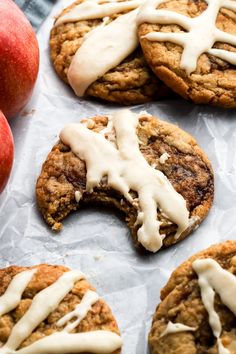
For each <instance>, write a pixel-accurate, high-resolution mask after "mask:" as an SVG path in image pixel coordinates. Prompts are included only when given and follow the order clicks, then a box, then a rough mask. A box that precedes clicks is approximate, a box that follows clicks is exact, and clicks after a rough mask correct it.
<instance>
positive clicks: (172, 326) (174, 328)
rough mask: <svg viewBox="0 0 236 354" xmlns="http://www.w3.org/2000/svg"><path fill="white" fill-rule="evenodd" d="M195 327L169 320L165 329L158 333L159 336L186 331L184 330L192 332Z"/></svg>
mask: <svg viewBox="0 0 236 354" xmlns="http://www.w3.org/2000/svg"><path fill="white" fill-rule="evenodd" d="M196 329H197V328H196V327H189V326H186V325H184V324H182V323H173V322H171V321H169V322H168V323H167V326H166V328H165V330H164V331H163V332H162V334H161V335H160V338H161V337H164V336H167V335H168V334H171V333H179V332H186V331H188V332H194V331H196Z"/></svg>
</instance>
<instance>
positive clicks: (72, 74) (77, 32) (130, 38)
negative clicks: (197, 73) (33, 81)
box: [50, 0, 172, 105]
mask: <svg viewBox="0 0 236 354" xmlns="http://www.w3.org/2000/svg"><path fill="white" fill-rule="evenodd" d="M140 3H141V2H140V1H137V0H128V1H120V2H119V1H113V2H107V3H105V2H104V1H99V0H98V1H80V0H79V1H76V2H75V3H73V4H72V5H71V6H69V7H68V8H66V9H65V10H64V11H63V12H62V13H61V15H59V17H58V18H57V20H56V22H55V25H54V27H53V29H52V31H51V36H50V48H51V60H52V63H53V65H54V68H55V70H56V72H57V74H58V75H59V77H60V78H61V79H62V80H63V81H65V82H66V83H67V84H70V85H71V87H72V88H73V89H74V91H75V93H76V94H77V95H78V96H90V97H95V98H100V99H103V100H106V101H110V102H117V103H121V104H125V105H129V104H138V103H144V102H148V101H150V100H154V99H161V98H165V97H170V96H171V95H172V92H171V90H170V89H169V88H167V87H166V85H165V84H163V83H162V82H161V81H160V80H159V79H157V78H155V75H154V74H153V73H152V72H151V70H150V69H149V67H148V66H147V64H146V62H145V60H144V57H143V54H142V51H141V49H140V47H139V44H138V36H137V27H136V23H135V21H134V19H135V17H136V12H137V7H138V6H139V5H140ZM117 6H118V7H117ZM73 11H76V12H75V13H74V12H73ZM68 14H69V18H68ZM127 16H128V18H127ZM117 21H120V22H118V23H116V22H117ZM111 26H113V27H114V28H111V29H110V27H111ZM104 30H105V32H106V33H103V31H104ZM91 34H92V35H91ZM96 36H98V38H97V37H96ZM94 37H95V38H94Z"/></svg>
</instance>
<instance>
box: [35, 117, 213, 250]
mask: <svg viewBox="0 0 236 354" xmlns="http://www.w3.org/2000/svg"><path fill="white" fill-rule="evenodd" d="M213 190H214V182H213V172H212V168H211V165H210V162H209V160H208V158H207V157H206V155H205V153H204V152H203V151H202V150H201V149H200V147H199V146H198V145H197V143H196V141H195V140H194V139H193V138H192V137H191V136H190V135H189V134H187V133H186V132H184V131H183V130H181V129H180V128H178V127H177V126H175V125H172V124H169V123H167V122H164V121H161V120H159V119H156V118H155V117H153V116H151V115H149V114H148V113H146V112H143V113H140V114H134V113H132V112H131V111H129V110H122V111H118V112H115V113H114V114H113V115H110V116H98V117H95V118H93V119H87V120H84V121H83V124H81V123H79V124H71V125H68V126H66V127H65V128H64V129H63V130H62V132H61V134H60V140H59V142H58V143H57V144H56V145H55V146H54V147H53V149H52V151H51V153H50V154H49V155H48V157H47V160H46V161H45V163H44V164H43V167H42V171H41V174H40V176H39V178H38V181H37V185H36V198H37V203H38V206H39V209H40V211H41V213H42V215H43V217H44V219H45V220H46V222H47V223H48V224H49V225H50V226H51V227H52V229H53V230H56V231H58V230H60V229H61V227H62V220H63V219H64V218H65V217H66V216H67V215H68V214H69V213H70V212H71V211H74V210H77V209H78V208H80V207H82V206H83V205H84V204H88V203H92V204H93V205H94V204H95V203H97V204H103V205H107V206H114V207H115V208H118V209H119V210H121V211H122V212H123V213H124V215H125V220H126V222H127V224H128V226H129V228H130V231H131V234H132V236H133V240H134V243H135V245H136V246H139V247H141V248H145V249H146V250H148V251H151V252H156V251H158V250H159V249H160V248H161V247H162V246H165V247H166V246H170V245H172V244H175V243H176V242H179V241H180V240H182V239H184V238H185V237H186V236H187V235H189V234H190V233H191V232H192V231H193V229H195V228H196V227H197V226H198V225H199V224H200V223H201V221H202V220H203V219H204V218H205V216H206V215H207V213H208V211H209V208H210V206H211V204H212V200H213Z"/></svg>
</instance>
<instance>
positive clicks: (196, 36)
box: [137, 0, 236, 75]
mask: <svg viewBox="0 0 236 354" xmlns="http://www.w3.org/2000/svg"><path fill="white" fill-rule="evenodd" d="M165 2H166V0H148V1H147V2H146V3H144V5H143V6H142V7H141V8H140V12H139V14H138V16H137V21H138V23H139V24H141V23H145V22H147V23H159V24H162V25H169V24H177V25H179V26H181V27H183V28H184V29H185V30H186V31H187V32H181V33H164V32H150V33H148V34H146V35H145V36H144V38H147V39H148V40H150V41H159V42H172V43H176V44H178V45H180V46H182V47H183V52H182V57H181V63H180V66H181V68H182V69H184V70H185V71H186V72H187V74H188V75H190V74H191V73H192V72H194V71H195V70H196V67H197V60H198V58H199V56H200V55H201V54H203V53H209V54H212V55H215V56H216V57H218V58H221V59H223V60H225V61H227V62H229V63H231V64H233V65H236V53H233V52H230V51H226V50H222V49H214V48H212V47H213V45H214V44H215V43H216V42H223V43H228V44H231V45H236V36H235V35H232V34H229V33H226V32H223V31H221V30H219V29H218V28H217V27H216V19H217V15H218V13H219V11H220V9H221V8H222V7H224V8H226V9H229V10H232V11H235V12H236V3H235V1H232V0H206V3H207V4H208V6H207V9H206V10H205V11H203V12H202V13H201V14H200V15H199V16H197V17H194V18H190V17H187V16H185V15H182V14H179V13H176V12H174V11H170V10H165V9H160V10H158V9H157V8H158V6H159V5H160V4H162V3H165Z"/></svg>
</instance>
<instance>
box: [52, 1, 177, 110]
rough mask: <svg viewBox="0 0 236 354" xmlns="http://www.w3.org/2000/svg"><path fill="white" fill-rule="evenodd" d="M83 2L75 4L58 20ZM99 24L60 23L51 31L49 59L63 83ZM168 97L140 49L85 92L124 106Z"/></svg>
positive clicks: (98, 20) (95, 20)
mask: <svg viewBox="0 0 236 354" xmlns="http://www.w3.org/2000/svg"><path fill="white" fill-rule="evenodd" d="M128 1H130V0H128ZM82 2H83V1H81V0H77V1H75V2H74V3H73V4H72V5H71V6H69V7H68V8H66V9H65V10H64V11H63V12H62V13H61V14H60V15H59V17H58V18H60V17H61V16H62V15H64V14H65V13H67V12H68V11H69V10H70V9H71V8H73V7H74V6H76V5H78V4H80V3H82ZM118 16H119V15H112V16H111V17H110V19H109V21H113V20H114V19H116V18H117V17H118ZM101 23H102V19H94V20H83V21H77V22H71V23H63V24H61V25H59V26H57V27H54V28H53V29H52V31H51V36H50V48H51V59H52V62H53V65H54V68H55V70H56V72H57V74H58V75H59V77H60V78H61V79H62V80H63V81H65V82H66V83H68V78H67V72H68V69H69V66H70V64H71V61H72V59H73V57H74V55H75V53H76V51H77V50H78V49H79V48H80V46H81V43H82V40H83V38H84V36H85V35H86V34H87V33H89V32H90V31H91V30H93V29H94V28H96V27H97V26H99V25H101ZM114 41H115V39H114ZM171 95H172V92H171V90H170V89H169V88H167V87H166V85H165V84H163V83H162V82H161V81H160V80H159V79H157V78H156V77H155V75H154V74H153V73H152V71H151V70H150V69H149V67H148V66H147V64H146V62H145V60H144V57H143V54H142V51H141V49H140V47H139V48H138V49H137V50H135V52H133V53H132V54H131V55H130V56H129V57H128V58H126V59H125V60H124V61H122V62H121V63H120V64H119V65H118V66H116V67H115V68H114V69H111V70H109V71H108V72H107V73H106V74H105V75H103V76H102V77H101V78H99V79H98V80H96V81H95V82H94V83H92V84H91V85H90V86H89V87H88V89H87V90H86V92H85V96H90V97H96V98H100V99H103V100H106V101H110V102H117V103H121V104H125V105H130V104H138V103H144V102H148V101H151V100H154V99H162V98H165V97H170V96H171Z"/></svg>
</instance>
